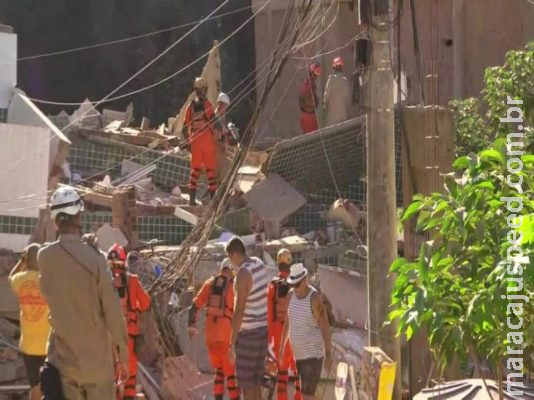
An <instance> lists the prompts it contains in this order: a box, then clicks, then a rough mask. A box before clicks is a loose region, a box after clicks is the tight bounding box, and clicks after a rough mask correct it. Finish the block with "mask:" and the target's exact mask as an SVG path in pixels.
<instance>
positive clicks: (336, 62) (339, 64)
mask: <svg viewBox="0 0 534 400" xmlns="http://www.w3.org/2000/svg"><path fill="white" fill-rule="evenodd" d="M344 65H345V63H344V62H343V59H342V58H341V57H336V58H334V60H333V61H332V68H335V67H343V66H344Z"/></svg>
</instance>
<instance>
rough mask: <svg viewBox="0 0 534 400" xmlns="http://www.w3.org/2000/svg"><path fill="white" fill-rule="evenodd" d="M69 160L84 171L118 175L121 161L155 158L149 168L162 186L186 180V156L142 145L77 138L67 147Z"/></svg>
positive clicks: (187, 164) (141, 161) (187, 167)
mask: <svg viewBox="0 0 534 400" xmlns="http://www.w3.org/2000/svg"><path fill="white" fill-rule="evenodd" d="M68 158H69V161H70V164H71V166H72V167H73V168H75V169H80V170H86V171H104V170H105V171H107V172H106V173H107V174H109V175H110V176H112V177H113V178H116V177H118V176H119V175H120V170H121V162H122V160H124V159H129V160H131V161H133V162H136V163H139V164H141V165H147V164H150V163H152V162H154V161H155V160H157V161H156V170H155V171H154V172H152V174H151V175H152V177H153V180H154V183H156V184H157V185H160V186H163V187H169V188H171V187H174V186H177V185H185V184H187V182H188V181H189V172H190V169H189V159H188V158H186V157H184V156H178V155H168V154H167V155H164V156H162V153H161V152H158V151H154V150H150V149H146V148H144V147H137V146H129V148H123V147H119V146H112V145H103V144H97V143H93V142H89V141H87V140H77V141H75V142H74V143H73V145H72V146H71V148H70V154H69V157H68Z"/></svg>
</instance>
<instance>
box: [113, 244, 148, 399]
mask: <svg viewBox="0 0 534 400" xmlns="http://www.w3.org/2000/svg"><path fill="white" fill-rule="evenodd" d="M107 256H108V263H109V267H110V269H111V274H112V277H113V286H114V287H115V288H116V289H117V292H118V294H119V297H120V301H121V306H122V311H123V314H124V317H125V318H126V326H127V329H128V374H129V377H128V379H127V380H126V382H124V392H123V393H122V395H121V393H120V388H119V385H117V396H116V397H117V400H135V398H136V395H137V393H136V388H135V386H136V383H137V380H136V376H137V352H136V351H138V349H137V348H136V342H137V343H140V342H139V341H140V340H141V330H140V327H139V313H141V312H144V311H147V310H148V309H149V308H150V296H149V295H148V294H147V292H145V290H144V289H143V287H142V286H141V283H140V282H139V278H138V277H137V275H134V274H131V273H129V272H128V271H127V268H126V252H125V251H124V248H123V247H122V246H120V245H118V244H114V245H113V246H111V248H110V249H109V251H108V254H107ZM116 383H117V384H118V382H117V380H116Z"/></svg>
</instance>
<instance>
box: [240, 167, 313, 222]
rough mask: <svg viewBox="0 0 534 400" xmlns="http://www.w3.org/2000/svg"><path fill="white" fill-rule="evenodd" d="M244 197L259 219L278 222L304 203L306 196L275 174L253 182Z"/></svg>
mask: <svg viewBox="0 0 534 400" xmlns="http://www.w3.org/2000/svg"><path fill="white" fill-rule="evenodd" d="M245 198H246V200H247V203H248V205H249V206H250V207H251V208H252V209H253V210H254V211H255V212H256V213H257V214H258V216H259V217H260V218H261V219H263V220H267V221H273V222H278V223H280V222H281V221H282V220H283V219H284V218H286V217H288V216H289V215H291V214H292V213H294V212H295V211H297V210H298V209H299V208H300V207H302V206H304V205H305V204H306V198H305V197H304V196H302V195H301V194H300V193H299V192H298V191H297V190H295V189H294V188H293V187H292V186H291V185H289V184H288V183H287V182H286V181H284V180H283V179H282V178H281V177H280V176H278V175H276V174H271V175H268V176H267V178H266V179H264V180H262V181H261V182H259V183H257V184H255V185H254V187H253V188H252V189H251V190H250V191H249V192H248V193H245Z"/></svg>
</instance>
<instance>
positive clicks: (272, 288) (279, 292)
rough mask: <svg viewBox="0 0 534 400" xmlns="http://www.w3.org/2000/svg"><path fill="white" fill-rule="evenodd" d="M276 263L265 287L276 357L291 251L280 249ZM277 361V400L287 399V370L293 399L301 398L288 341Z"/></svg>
mask: <svg viewBox="0 0 534 400" xmlns="http://www.w3.org/2000/svg"><path fill="white" fill-rule="evenodd" d="M276 264H277V265H278V271H279V273H278V275H277V276H276V277H274V278H273V280H272V281H271V282H270V283H269V286H268V287H267V301H268V303H267V318H268V332H269V344H270V345H272V346H273V354H274V355H275V357H276V358H278V355H279V354H280V343H281V341H282V333H283V331H284V323H285V319H286V313H287V305H288V303H287V299H288V297H287V294H288V292H289V289H290V287H289V284H288V283H287V280H286V278H287V276H288V275H289V269H290V267H291V251H289V250H288V249H281V250H280V251H279V252H278V254H277V256H276ZM277 362H278V397H277V398H278V400H287V399H288V396H287V387H288V383H289V372H290V371H291V372H292V380H293V382H294V383H295V397H294V398H295V400H301V399H302V394H301V392H300V379H299V376H298V372H297V367H296V364H295V358H294V357H293V351H292V349H291V343H290V342H289V341H288V342H287V345H286V348H285V351H284V357H283V359H282V360H277Z"/></svg>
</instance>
